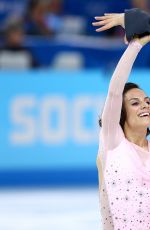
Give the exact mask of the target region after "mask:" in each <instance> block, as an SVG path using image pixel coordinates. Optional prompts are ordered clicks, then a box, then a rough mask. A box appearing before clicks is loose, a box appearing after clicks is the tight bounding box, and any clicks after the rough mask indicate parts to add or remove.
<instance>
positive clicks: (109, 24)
mask: <svg viewBox="0 0 150 230" xmlns="http://www.w3.org/2000/svg"><path fill="white" fill-rule="evenodd" d="M112 27H113V25H112V23H108V24H107V25H104V26H102V27H101V28H98V29H96V32H101V31H105V30H108V29H110V28H112Z"/></svg>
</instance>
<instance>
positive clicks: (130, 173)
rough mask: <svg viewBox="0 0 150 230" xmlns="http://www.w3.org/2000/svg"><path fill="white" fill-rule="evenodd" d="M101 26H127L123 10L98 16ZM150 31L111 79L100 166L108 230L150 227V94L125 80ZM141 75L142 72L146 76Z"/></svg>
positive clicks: (132, 47)
mask: <svg viewBox="0 0 150 230" xmlns="http://www.w3.org/2000/svg"><path fill="white" fill-rule="evenodd" d="M95 19H96V20H97V22H95V23H93V25H94V26H102V27H100V28H98V29H97V30H96V31H97V32H100V31H103V30H107V29H109V28H111V27H113V26H117V25H121V26H122V27H124V14H106V15H104V16H102V17H96V18H95ZM149 41H150V36H146V37H143V38H140V39H139V38H136V39H134V40H133V41H131V42H130V43H129V45H128V47H127V49H126V51H125V52H124V54H123V56H122V57H121V59H120V61H119V63H118V65H117V67H116V69H115V72H114V74H113V76H112V79H111V81H110V85H109V90H108V95H107V98H106V102H105V106H104V110H103V113H102V119H101V125H102V128H101V133H100V148H99V149H100V150H99V153H98V161H97V165H98V172H99V179H100V183H101V186H100V188H99V189H100V203H101V214H102V223H103V229H104V230H148V229H150V141H148V140H147V135H148V134H149V133H150V130H149V128H148V127H149V126H150V99H149V97H148V96H147V95H146V94H145V93H144V91H143V90H141V89H140V88H139V87H138V85H136V84H134V83H126V82H127V80H128V76H129V74H130V72H131V69H132V66H133V63H134V61H135V59H136V57H137V55H138V53H139V51H140V49H141V48H142V47H143V46H144V45H146V44H147V43H148V42H149ZM141 77H142V76H141Z"/></svg>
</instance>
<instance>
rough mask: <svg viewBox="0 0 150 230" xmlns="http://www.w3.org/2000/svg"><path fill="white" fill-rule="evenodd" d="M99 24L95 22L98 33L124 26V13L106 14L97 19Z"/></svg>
mask: <svg viewBox="0 0 150 230" xmlns="http://www.w3.org/2000/svg"><path fill="white" fill-rule="evenodd" d="M95 20H96V21H97V22H93V23H92V25H93V26H97V27H98V28H97V29H96V32H101V31H105V30H109V29H110V28H112V27H114V26H122V27H123V28H124V27H125V26H124V13H121V14H104V16H100V17H95Z"/></svg>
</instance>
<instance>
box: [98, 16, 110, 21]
mask: <svg viewBox="0 0 150 230" xmlns="http://www.w3.org/2000/svg"><path fill="white" fill-rule="evenodd" d="M111 18H113V16H97V17H95V20H106V19H111Z"/></svg>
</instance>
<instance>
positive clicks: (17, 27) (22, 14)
mask: <svg viewBox="0 0 150 230" xmlns="http://www.w3.org/2000/svg"><path fill="white" fill-rule="evenodd" d="M25 2H26V5H25V9H24V10H22V11H19V10H18V11H17V12H16V11H13V10H12V11H10V13H9V14H8V15H7V16H6V17H5V20H3V23H2V25H1V27H0V32H1V39H0V42H1V49H0V68H13V67H14V68H21V69H22V68H31V67H33V68H35V67H40V65H41V64H40V63H39V62H38V60H36V56H35V55H33V52H32V51H31V49H30V48H29V47H28V46H26V45H25V43H24V40H25V37H26V36H36V37H37V36H43V37H44V36H45V37H49V38H55V36H57V35H60V34H66V35H68V36H69V34H71V35H72V34H78V35H85V36H88V35H90V36H97V34H96V33H95V31H94V29H93V28H92V26H91V22H92V20H93V17H94V16H96V15H98V14H99V15H101V14H102V13H104V12H105V9H106V10H108V11H109V12H110V11H111V10H112V11H115V7H116V5H114V1H113V2H112V1H110V2H108V7H107V8H106V7H104V4H103V3H102V2H101V1H94V2H93V1H91V0H88V1H87V3H88V4H87V7H85V9H86V10H85V9H84V11H83V9H82V7H81V5H82V4H81V5H80V6H79V5H78V2H77V1H75V0H72V1H71V0H26V1H25ZM79 2H80V1H79ZM104 2H105V1H104ZM111 2H112V6H114V8H113V7H111V5H110V4H111ZM123 2H125V1H123ZM127 2H128V4H125V5H123V4H124V3H122V8H120V10H122V9H124V8H126V7H138V8H141V9H144V10H146V11H149V9H150V4H149V1H148V0H142V1H140V0H130V1H127ZM117 4H118V3H117ZM84 5H86V3H85V4H84ZM105 5H106V2H105ZM109 6H110V8H109ZM65 7H66V9H67V7H70V11H69V12H67V11H65ZM12 8H13V6H12ZM115 12H116V11H115ZM103 35H105V36H113V37H114V36H116V37H118V36H120V35H121V36H122V31H121V30H120V28H115V29H112V30H110V31H108V32H105V33H102V34H101V35H99V36H103Z"/></svg>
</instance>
